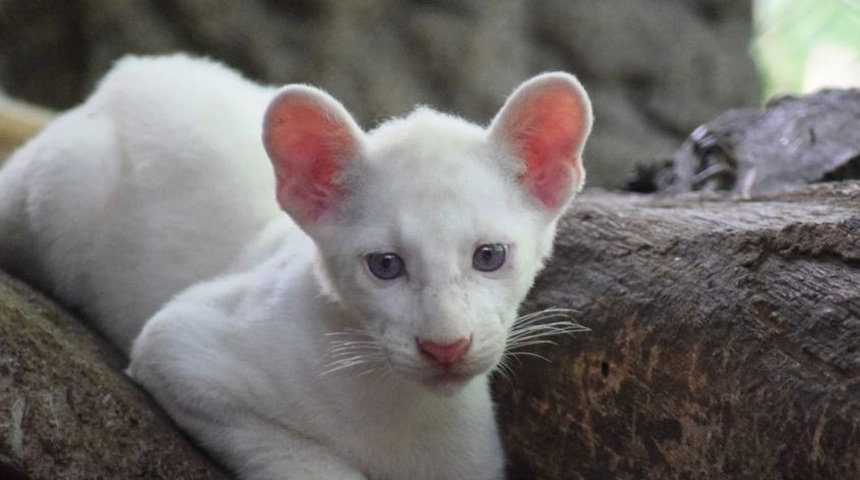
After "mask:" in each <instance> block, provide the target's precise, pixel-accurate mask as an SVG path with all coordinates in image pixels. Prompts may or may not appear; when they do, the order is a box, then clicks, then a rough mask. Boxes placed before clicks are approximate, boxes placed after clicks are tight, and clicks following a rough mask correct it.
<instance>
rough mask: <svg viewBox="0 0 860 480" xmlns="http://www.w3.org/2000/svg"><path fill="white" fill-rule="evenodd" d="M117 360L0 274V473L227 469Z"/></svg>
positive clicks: (152, 475) (187, 474)
mask: <svg viewBox="0 0 860 480" xmlns="http://www.w3.org/2000/svg"><path fill="white" fill-rule="evenodd" d="M123 364H124V360H123V359H122V358H121V356H120V355H119V354H118V353H117V352H116V351H115V350H114V349H112V348H111V347H110V346H108V345H107V344H106V343H104V342H103V341H102V340H101V339H100V338H99V337H98V336H96V335H94V334H93V333H91V332H90V331H89V330H88V329H87V328H85V327H84V326H83V325H82V324H80V323H79V322H78V321H77V320H75V319H74V318H73V317H71V316H70V315H69V314H67V313H65V312H63V311H62V310H61V309H59V308H58V307H56V306H55V305H53V304H52V303H51V302H50V301H49V300H48V299H46V298H45V297H43V296H42V295H39V294H37V293H35V292H33V291H32V290H30V289H29V288H27V287H26V286H25V285H23V284H21V283H20V282H17V281H14V280H12V279H11V278H9V277H7V276H6V275H3V274H2V273H0V478H3V479H11V480H66V479H68V480H74V479H119V478H136V479H171V480H173V479H176V480H179V479H188V480H190V479H213V480H214V479H226V478H229V477H228V476H227V475H226V474H224V472H223V471H222V470H221V469H220V468H219V467H217V466H215V465H214V464H213V463H212V462H211V461H210V460H208V459H207V458H206V457H205V456H204V455H203V454H202V453H201V452H200V451H199V450H198V449H197V448H196V447H194V446H193V445H192V443H191V442H189V441H188V440H187V439H186V438H185V437H184V436H183V435H182V434H181V433H179V431H178V430H177V429H176V428H175V426H174V425H173V424H172V423H171V422H170V421H169V420H168V419H167V417H166V416H165V415H164V414H163V413H162V412H161V410H160V409H159V408H158V407H157V406H155V405H154V404H153V402H152V401H151V400H150V399H149V397H148V396H147V395H146V394H144V393H143V392H142V391H141V390H139V389H138V388H136V387H135V386H134V385H133V384H132V382H131V381H130V380H129V379H128V378H126V377H125V376H124V375H123V374H122V368H123Z"/></svg>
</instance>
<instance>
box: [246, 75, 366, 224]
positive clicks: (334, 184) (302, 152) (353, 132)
mask: <svg viewBox="0 0 860 480" xmlns="http://www.w3.org/2000/svg"><path fill="white" fill-rule="evenodd" d="M361 135H362V132H361V129H360V128H359V127H358V126H357V125H356V124H355V121H354V120H353V119H352V117H351V116H350V115H349V113H347V111H346V110H345V109H344V108H343V106H342V105H341V104H340V103H338V102H337V100H335V99H333V98H332V97H330V96H329V95H328V94H326V93H324V92H322V91H320V90H317V89H315V88H312V87H307V86H300V85H294V86H288V87H285V88H284V89H283V90H282V91H281V92H280V93H279V94H278V95H277V97H275V99H274V100H272V103H271V104H270V105H269V108H268V110H267V111H266V118H265V121H264V124H263V143H264V145H265V147H266V152H267V153H268V154H269V158H270V159H271V160H272V164H273V165H274V167H275V176H276V179H277V198H278V203H280V205H281V208H283V209H284V211H286V212H287V213H288V214H290V216H291V217H293V220H295V221H296V223H298V224H299V225H306V224H309V223H314V222H316V221H317V220H319V218H320V217H322V216H323V215H324V214H325V213H326V212H328V211H330V210H331V208H332V207H333V206H334V205H335V203H336V202H337V200H338V199H339V198H340V197H341V196H342V195H343V191H342V188H341V186H340V184H339V181H338V180H339V179H338V174H339V173H341V172H342V171H343V169H344V168H345V167H346V166H347V164H348V162H349V161H350V160H352V159H353V158H354V157H355V156H356V155H357V154H358V152H359V148H360V138H361Z"/></svg>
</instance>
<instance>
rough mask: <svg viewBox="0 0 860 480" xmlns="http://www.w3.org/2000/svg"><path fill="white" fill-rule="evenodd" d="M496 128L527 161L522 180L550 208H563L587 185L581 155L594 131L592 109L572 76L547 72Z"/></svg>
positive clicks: (521, 93) (517, 95)
mask: <svg viewBox="0 0 860 480" xmlns="http://www.w3.org/2000/svg"><path fill="white" fill-rule="evenodd" d="M491 129H492V135H493V136H494V137H495V138H496V139H498V140H501V141H502V142H503V143H506V144H508V145H510V146H512V147H513V148H514V150H515V153H516V154H517V155H518V156H519V157H520V158H521V159H522V161H523V166H524V168H523V171H522V173H521V175H520V180H521V181H522V182H523V184H524V185H525V186H526V187H527V189H528V190H529V192H530V193H531V194H532V195H533V196H534V197H536V198H537V199H538V200H539V201H540V202H541V203H542V204H543V205H544V206H546V207H547V208H549V209H552V210H555V209H559V208H561V207H563V206H564V204H565V203H566V202H567V200H569V199H570V197H571V196H572V195H573V194H574V193H575V192H576V191H577V190H578V189H579V188H580V187H581V184H582V181H583V177H584V170H583V168H582V162H581V156H582V149H583V146H584V144H585V139H586V137H587V136H588V133H589V131H590V129H591V110H590V105H589V103H588V98H587V96H586V95H585V92H584V91H583V90H582V87H581V86H579V84H578V82H576V80H575V79H573V77H572V76H570V75H567V74H545V75H542V76H539V77H537V78H535V79H534V80H531V81H529V82H526V83H525V84H524V85H523V86H522V87H520V88H519V89H517V90H516V91H515V92H514V94H513V95H512V97H511V98H510V99H509V100H508V102H507V103H506V104H505V106H504V107H503V108H502V110H501V111H500V112H499V115H498V116H497V118H496V120H495V121H494V122H493V126H492V127H491Z"/></svg>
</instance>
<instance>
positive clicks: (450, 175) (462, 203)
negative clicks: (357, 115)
mask: <svg viewBox="0 0 860 480" xmlns="http://www.w3.org/2000/svg"><path fill="white" fill-rule="evenodd" d="M368 140H369V141H368V148H367V161H366V163H365V164H364V165H363V166H362V172H361V174H360V179H359V181H358V182H359V185H360V187H359V188H358V190H359V191H358V192H356V196H355V197H354V200H355V201H356V203H357V204H358V205H356V207H358V208H359V209H360V216H361V217H363V218H362V220H361V223H362V224H363V226H365V227H371V226H372V227H374V230H376V231H377V232H380V233H382V232H383V231H384V232H385V233H386V234H387V236H388V237H389V238H390V241H409V240H411V241H415V242H420V241H423V240H427V241H433V242H439V241H444V240H448V241H453V240H455V239H456V238H457V237H463V238H470V237H474V236H476V235H488V236H494V235H495V236H498V235H500V234H501V233H503V232H504V231H505V230H506V229H507V228H508V225H506V224H507V223H508V221H507V220H509V219H510V217H511V215H512V214H513V213H514V210H517V208H516V207H517V205H518V203H519V202H520V200H521V198H520V197H521V195H520V192H519V191H518V187H517V185H516V184H515V182H514V179H515V175H516V172H515V171H514V169H513V168H511V166H510V165H505V164H504V163H503V162H504V159H502V158H501V156H500V155H498V154H497V153H496V152H494V150H493V148H492V146H491V145H490V144H489V143H488V142H487V140H486V134H485V132H484V130H483V129H482V128H480V127H478V126H476V125H474V124H471V123H468V122H465V121H464V120H462V119H459V118H456V117H450V116H447V115H443V114H440V113H437V112H433V111H430V110H426V109H425V110H418V111H416V112H414V113H413V114H412V115H410V116H409V117H406V118H404V119H398V120H395V121H392V122H389V123H388V124H385V125H383V126H382V127H380V128H379V129H377V130H375V131H373V132H371V133H370V135H369V138H368ZM391 237H399V238H391ZM410 237H413V238H410ZM476 240H477V239H476Z"/></svg>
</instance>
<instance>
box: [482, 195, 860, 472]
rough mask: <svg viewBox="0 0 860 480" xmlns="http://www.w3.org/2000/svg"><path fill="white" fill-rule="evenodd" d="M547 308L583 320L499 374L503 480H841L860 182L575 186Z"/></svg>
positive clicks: (851, 368) (854, 400)
mask: <svg viewBox="0 0 860 480" xmlns="http://www.w3.org/2000/svg"><path fill="white" fill-rule="evenodd" d="M549 306H557V307H567V308H574V309H578V310H579V311H580V312H581V313H580V315H579V316H578V320H579V321H580V322H581V323H583V324H584V325H585V326H588V327H590V328H591V329H592V331H591V332H590V333H586V334H578V335H577V336H576V337H574V338H564V339H560V340H559V344H560V346H559V347H557V348H553V347H546V348H544V349H540V350H537V353H539V354H541V355H543V356H545V357H546V358H547V359H549V360H550V361H551V363H549V364H547V363H545V362H542V361H540V360H536V359H533V358H529V357H524V358H523V359H522V363H521V365H520V366H519V368H516V369H515V370H516V371H515V375H514V380H513V381H512V382H506V381H499V382H497V384H496V387H497V388H496V390H497V391H496V393H497V398H498V401H499V405H500V417H501V424H502V426H503V430H504V435H505V441H506V444H507V448H508V451H509V452H510V454H511V457H512V462H511V463H512V465H511V469H512V472H513V474H514V475H513V478H515V479H535V480H538V479H595V480H597V479H605V478H617V479H633V478H637V479H638V478H649V479H698V478H732V479H750V480H753V479H755V480H762V479H804V480H812V479H836V478H839V479H842V478H845V479H847V478H857V475H858V472H860V182H843V183H836V184H825V185H820V186H815V187H805V188H804V189H803V190H798V191H795V192H793V193H786V194H782V195H777V196H771V197H760V198H754V199H747V200H744V199H739V198H727V197H715V196H711V197H707V196H702V195H696V196H686V197H682V198H673V199H668V198H659V197H637V196H632V195H629V196H621V195H612V194H600V193H594V194H587V195H584V196H582V197H581V198H580V199H579V201H578V202H577V204H576V206H575V207H574V209H573V211H572V212H571V214H570V215H569V216H567V217H566V218H565V219H564V221H563V222H562V224H561V232H560V235H559V239H558V243H557V247H556V253H555V259H554V261H552V262H551V264H550V265H549V266H548V268H547V270H546V271H545V272H544V274H543V275H542V276H541V277H540V278H539V281H538V282H537V285H536V287H535V289H534V291H533V295H532V296H531V299H530V300H529V302H528V303H527V305H526V310H537V309H541V308H546V307H549Z"/></svg>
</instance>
